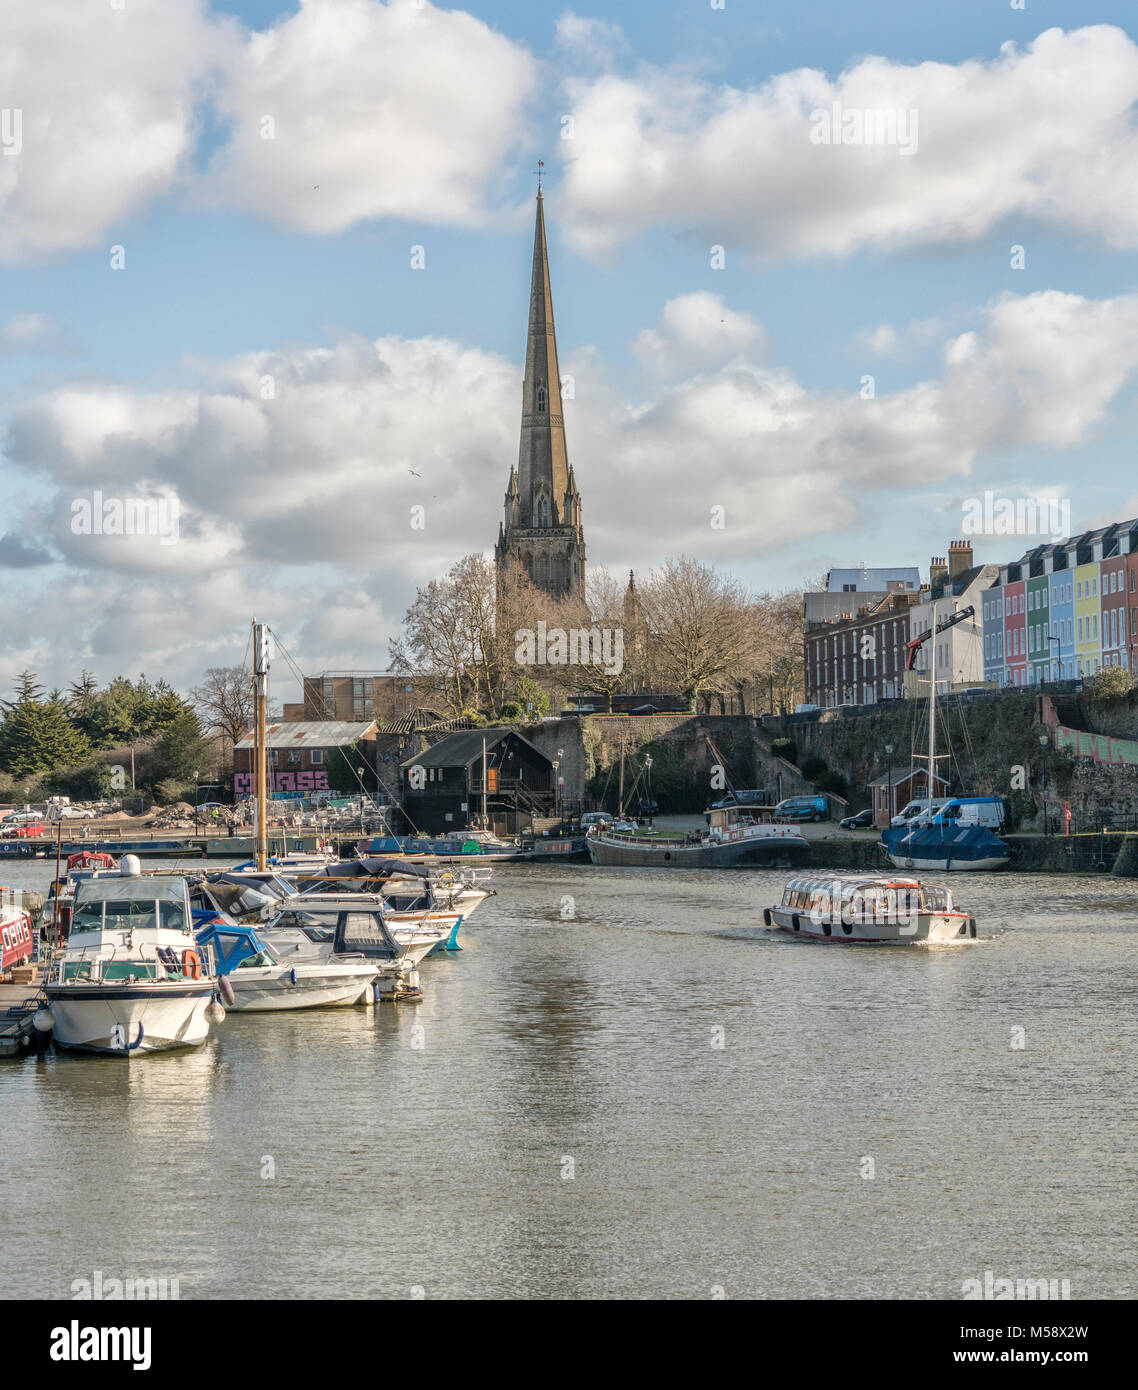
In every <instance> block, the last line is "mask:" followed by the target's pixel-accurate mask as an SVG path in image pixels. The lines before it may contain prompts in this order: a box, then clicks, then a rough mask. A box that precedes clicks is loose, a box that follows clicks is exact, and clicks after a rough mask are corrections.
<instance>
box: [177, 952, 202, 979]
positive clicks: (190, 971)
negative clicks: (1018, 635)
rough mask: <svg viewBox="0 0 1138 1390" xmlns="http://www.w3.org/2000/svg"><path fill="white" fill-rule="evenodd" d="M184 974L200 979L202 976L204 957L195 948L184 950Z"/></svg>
mask: <svg viewBox="0 0 1138 1390" xmlns="http://www.w3.org/2000/svg"><path fill="white" fill-rule="evenodd" d="M182 974H183V975H188V976H189V977H190V979H191V980H200V979H201V977H202V958H201V956H199V955H198V953H197V952H196V951H194V950H192V949H191V950H189V951H183V952H182Z"/></svg>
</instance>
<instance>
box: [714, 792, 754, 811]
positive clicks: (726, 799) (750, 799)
mask: <svg viewBox="0 0 1138 1390" xmlns="http://www.w3.org/2000/svg"><path fill="white" fill-rule="evenodd" d="M766 805H767V793H766V790H765V788H763V787H750V788H747V789H744V788H740V789H739V790H738V791H733V792H728V793H727V795H726V796H721V797H720V798H719V800H718V801H713V802H712V803H711V809H712V810H713V811H723V810H726V808H727V807H728V806H766Z"/></svg>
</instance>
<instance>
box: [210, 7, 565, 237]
mask: <svg viewBox="0 0 1138 1390" xmlns="http://www.w3.org/2000/svg"><path fill="white" fill-rule="evenodd" d="M536 72H537V65H536V63H535V61H534V59H533V57H532V56H531V55H530V53H529V52H528V50H526V49H525V48H523V47H522V46H521V45H519V44H516V43H513V42H512V41H511V40H509V39H507V38H505V37H503V36H502V35H501V34H498V33H496V32H495V31H494V30H493V29H491V28H490V27H489V26H488V25H486V24H484V23H483V22H482V21H481V20H479V19H475V18H474V17H473V16H472V15H469V14H466V13H464V12H462V11H459V10H455V11H447V10H440V9H436V8H435V7H434V6H433V5H430V4H427V3H413V0H392V3H389V4H381V3H377V0H302V3H301V7H300V10H299V11H298V12H297V13H296V14H293V15H289V16H288V17H287V18H284V19H282V20H280V21H279V22H278V23H276V24H274V25H273V26H272V27H271V28H269V29H267V30H266V31H264V32H262V33H255V34H251V35H249V36H248V37H247V39H246V41H245V42H244V44H243V45H241V47H240V48H239V49H236V50H235V51H233V52H232V53H231V54H230V55H229V59H228V61H227V65H226V81H225V83H224V87H223V90H222V93H221V96H220V104H221V106H222V109H223V111H224V113H225V115H226V116H227V118H228V119H229V121H230V123H231V136H230V140H229V142H228V144H227V145H226V146H225V147H224V148H223V149H222V150H221V151H220V152H219V154H218V155H217V157H216V158H215V160H214V162H213V166H212V189H211V191H212V194H213V195H214V196H216V197H218V198H220V199H221V200H222V201H225V202H227V203H229V204H231V205H237V206H241V207H247V208H251V209H252V210H254V211H255V212H257V213H259V214H261V215H263V216H267V217H269V218H272V219H274V220H276V221H278V222H280V223H283V224H285V225H287V226H290V227H296V228H299V229H300V230H302V231H306V232H316V233H328V232H337V231H340V230H342V229H343V228H345V227H349V226H351V225H353V224H354V223H356V222H360V221H364V220H370V219H375V218H384V217H393V218H404V219H408V218H410V219H417V220H422V221H426V222H429V223H431V224H434V225H439V224H462V225H471V224H475V223H478V222H480V221H483V220H484V219H485V217H486V201H487V197H488V195H489V194H491V193H492V192H494V191H495V190H496V188H497V185H498V180H499V179H500V178H501V176H502V171H503V167H504V165H505V162H506V160H507V158H508V156H509V155H510V154H511V153H512V151H513V150H514V149H515V148H516V147H518V146H519V145H520V144H521V143H522V141H523V137H524V133H525V130H526V125H527V120H526V108H527V106H528V103H529V99H530V96H531V95H532V93H533V91H534V88H535V85H536ZM266 121H269V122H272V126H271V129H272V131H273V138H271V139H265V138H263V136H264V132H265V131H266V130H267V129H270V127H268V126H266V124H265V123H266Z"/></svg>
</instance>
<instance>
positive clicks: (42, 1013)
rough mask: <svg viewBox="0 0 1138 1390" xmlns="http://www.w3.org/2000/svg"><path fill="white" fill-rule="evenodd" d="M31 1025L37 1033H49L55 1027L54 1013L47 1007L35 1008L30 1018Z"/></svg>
mask: <svg viewBox="0 0 1138 1390" xmlns="http://www.w3.org/2000/svg"><path fill="white" fill-rule="evenodd" d="M32 1027H33V1028H34V1029H35V1030H36V1032H37V1033H50V1032H51V1030H52V1029H53V1028H54V1027H55V1015H54V1014H53V1013H52V1012H51V1010H50V1009H49V1008H46V1007H45V1008H42V1009H37V1010H36V1011H35V1015H34V1016H33V1018H32Z"/></svg>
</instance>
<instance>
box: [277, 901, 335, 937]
mask: <svg viewBox="0 0 1138 1390" xmlns="http://www.w3.org/2000/svg"><path fill="white" fill-rule="evenodd" d="M339 920H340V913H339V911H338V910H336V909H331V910H329V911H325V912H317V911H315V910H301V909H296V908H294V909H290V910H289V911H288V912H282V913H281V914H280V916H279V917H277V918H276V919H275V920H274V922H273V926H274V927H292V928H299V930H301V931H302V932H304V934H305V936H307V937H308V938H309V940H310V941H331V940H332V937H333V935H334V934H335V931H336V923H337V922H338V921H339Z"/></svg>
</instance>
